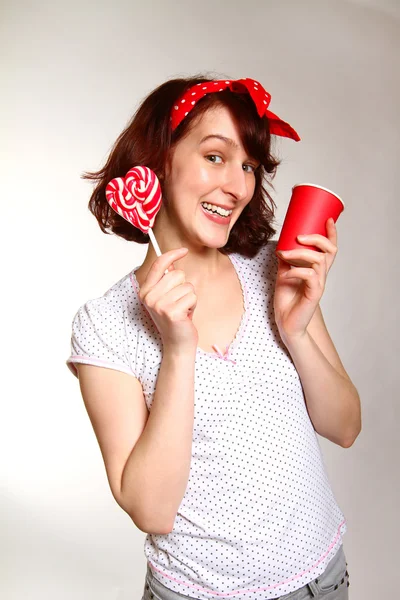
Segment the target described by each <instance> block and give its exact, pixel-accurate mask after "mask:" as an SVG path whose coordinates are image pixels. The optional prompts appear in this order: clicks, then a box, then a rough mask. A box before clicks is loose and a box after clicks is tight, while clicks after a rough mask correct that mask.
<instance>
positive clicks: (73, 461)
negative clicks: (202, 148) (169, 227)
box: [0, 0, 400, 600]
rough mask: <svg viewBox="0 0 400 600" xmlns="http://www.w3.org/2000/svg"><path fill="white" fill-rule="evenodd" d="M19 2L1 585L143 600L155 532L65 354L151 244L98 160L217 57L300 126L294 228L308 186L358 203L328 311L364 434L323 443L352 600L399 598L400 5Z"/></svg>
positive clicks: (216, 64) (6, 190) (23, 592)
mask: <svg viewBox="0 0 400 600" xmlns="http://www.w3.org/2000/svg"><path fill="white" fill-rule="evenodd" d="M1 12H2V18H1V26H0V27H1V36H0V44H1V47H0V57H1V59H0V60H1V64H2V66H1V69H2V93H1V100H0V101H1V106H2V110H1V111H0V119H1V126H2V131H3V132H4V131H5V133H6V138H5V142H6V143H4V142H3V144H2V145H1V155H2V170H3V171H4V172H3V174H2V180H1V181H2V208H3V213H2V216H3V223H2V245H3V249H2V259H3V260H2V275H3V282H4V284H5V285H4V288H3V293H2V303H3V307H4V308H3V311H2V316H3V318H2V328H1V333H2V335H1V338H2V341H3V343H2V345H1V346H2V353H3V361H2V365H3V367H4V365H7V366H6V368H5V369H4V368H3V374H2V387H3V394H2V405H3V409H2V418H1V420H0V452H1V456H2V461H1V480H0V492H1V511H0V519H1V537H2V544H1V560H0V574H1V577H0V595H1V597H4V598H6V599H7V600H22V599H24V600H39V599H40V600H50V599H51V600H53V599H54V598H57V600H69V599H72V598H73V599H74V600H128V599H138V598H140V597H141V592H142V588H143V583H144V577H145V565H146V563H145V557H144V553H143V542H144V534H143V533H142V532H141V531H139V530H138V529H136V527H135V526H134V524H133V523H132V522H131V520H130V519H129V517H128V516H127V515H126V514H125V513H124V512H123V511H122V509H120V508H119V506H118V505H117V504H116V503H115V501H114V499H113V498H112V496H111V492H110V490H109V488H108V482H107V479H106V473H105V469H104V465H103V462H102V458H101V454H100V450H99V447H98V444H97V440H96V438H95V436H94V433H93V430H92V428H91V425H90V422H89V419H88V417H87V414H86V411H85V408H84V405H83V401H82V399H81V396H80V391H79V385H78V381H77V380H76V379H74V378H73V376H72V375H71V374H70V373H69V371H68V369H67V367H66V366H65V364H64V361H65V360H66V358H67V357H68V354H69V337H70V333H71V321H72V317H73V315H74V314H75V312H76V310H77V309H78V307H79V306H80V305H81V304H83V303H84V302H86V301H87V300H88V299H89V298H94V297H97V296H100V295H102V294H103V293H104V292H105V291H106V290H107V289H108V288H109V287H110V286H111V285H112V284H113V283H115V282H116V281H117V280H118V279H119V278H120V277H122V276H123V275H125V274H126V273H127V272H129V271H130V270H131V269H132V268H133V267H135V266H138V265H139V264H141V262H142V260H143V259H144V256H145V252H146V246H138V245H134V244H129V243H127V242H125V241H124V240H122V239H118V238H116V237H115V236H106V235H104V234H102V233H101V231H100V229H99V228H98V226H97V223H96V221H95V219H94V217H92V216H91V215H90V213H89V211H88V210H87V201H88V199H89V195H90V189H91V188H90V184H89V182H84V181H82V180H80V174H81V173H82V172H83V171H84V170H95V169H97V168H99V167H100V166H101V165H102V164H103V162H104V160H105V158H106V157H107V155H108V152H109V149H110V147H111V145H112V143H113V142H114V140H115V139H116V137H117V136H118V135H119V133H120V131H121V130H122V129H123V128H124V126H125V124H126V123H127V121H128V120H129V119H130V117H131V115H132V113H133V112H134V110H135V109H136V107H137V106H138V104H139V102H140V101H141V99H142V98H143V97H144V96H145V95H146V94H147V93H148V92H149V91H150V90H151V89H153V88H154V87H155V86H157V85H159V84H160V83H162V82H163V81H164V80H165V79H168V78H171V77H174V76H182V75H188V74H194V73H196V72H198V71H203V70H207V71H210V72H211V73H212V74H213V75H216V76H221V77H232V78H241V77H252V78H254V79H258V80H259V81H260V82H261V83H262V84H263V85H264V87H265V88H266V89H267V90H268V91H269V92H270V93H271V94H272V102H271V105H270V108H271V110H272V111H273V112H276V113H278V114H279V115H280V116H281V117H282V118H283V119H286V120H287V121H289V122H290V123H291V124H292V125H293V126H294V127H295V129H297V131H298V132H299V134H300V136H301V137H302V141H301V142H300V143H298V144H295V143H294V142H292V141H290V140H281V139H279V140H277V144H276V151H277V152H278V154H279V155H280V156H281V157H282V158H283V163H282V165H281V167H280V170H278V175H277V177H276V179H275V190H276V191H275V200H276V202H277V204H278V207H279V212H278V217H279V222H280V224H282V221H283V218H284V215H285V211H286V208H287V205H288V202H289V197H290V190H291V187H292V185H293V184H295V183H298V182H302V181H303V182H304V181H305V182H314V183H317V184H320V185H322V186H325V187H328V188H330V189H332V190H333V191H335V192H336V193H337V194H339V195H340V196H341V197H342V198H343V200H344V202H345V204H346V209H345V211H344V213H343V214H342V215H341V217H340V219H339V221H338V224H337V226H338V246H339V252H338V255H337V257H336V261H335V263H334V266H333V268H332V269H331V271H330V273H329V276H328V283H327V287H326V290H325V293H324V296H323V299H322V302H321V305H322V309H323V313H324V316H325V320H326V323H327V326H328V329H329V331H330V334H331V336H332V338H333V340H334V342H335V344H336V347H337V349H338V352H339V354H340V356H341V358H342V361H343V363H344V365H345V368H346V369H347V371H348V372H349V374H350V376H351V377H352V379H353V382H354V383H355V385H356V387H357V389H358V391H359V393H360V397H361V401H362V410H363V430H362V432H361V434H360V436H359V437H358V439H357V441H356V442H355V444H354V445H353V446H352V447H351V448H349V449H343V448H340V447H339V446H335V445H334V444H332V443H331V442H329V441H328V440H326V439H324V438H319V440H320V443H321V447H322V450H323V453H324V458H325V463H326V468H327V471H328V474H329V478H330V481H331V484H332V487H333V490H334V493H335V495H336V498H337V500H338V502H339V504H340V506H341V508H342V510H343V512H344V513H345V516H346V518H347V523H348V532H347V533H346V535H345V537H344V547H345V551H346V555H347V559H348V563H349V572H350V588H349V589H350V597H351V600H375V599H376V598H384V597H386V596H387V597H389V596H390V597H395V596H394V594H395V590H396V588H397V589H398V582H397V569H398V555H399V554H398V540H399V533H400V532H399V518H398V506H399V501H400V494H399V478H398V458H399V436H398V423H399V416H400V415H399V404H398V400H399V398H398V393H396V390H397V392H398V388H399V376H398V365H397V359H396V356H397V357H398V355H399V344H398V335H396V334H398V331H396V326H397V314H396V313H397V308H396V306H398V294H399V291H398V290H399V288H398V274H399V271H398V259H399V253H398V238H397V232H398V229H399V212H398V181H397V175H398V162H399V133H400V127H399V108H398V107H399V104H400V85H399V72H400V70H399V56H400V21H399V19H400V4H399V2H397V1H392V2H389V1H384V0H376V1H375V2H374V1H373V0H371V1H365V0H363V1H361V0H359V1H357V2H345V1H339V0H335V1H322V0H307V1H304V0H303V1H301V2H298V1H284V0H281V1H261V0H259V1H255V0H247V1H246V2H243V1H236V0H226V1H217V0H213V1H210V0H202V1H201V2H192V1H190V0H189V1H188V0H185V2H183V1H175V2H172V1H169V2H167V1H162V0H153V1H151V0H148V1H146V2H132V1H131V2H127V1H126V2H123V1H118V0H116V1H115V2H111V1H109V2H101V1H100V2H85V1H84V0H83V1H81V2H77V1H76V0H71V1H69V2H67V3H61V2H57V1H56V2H54V1H52V2H50V1H49V2H44V1H40V0H38V1H37V2H21V1H18V0H13V2H11V1H9V2H5V3H4V2H3V3H2V7H1ZM3 139H4V138H3Z"/></svg>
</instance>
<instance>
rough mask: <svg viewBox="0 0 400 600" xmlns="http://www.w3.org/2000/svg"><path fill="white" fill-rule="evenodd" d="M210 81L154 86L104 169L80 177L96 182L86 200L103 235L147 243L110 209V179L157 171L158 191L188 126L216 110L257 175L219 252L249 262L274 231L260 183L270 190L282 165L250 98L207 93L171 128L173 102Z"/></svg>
mask: <svg viewBox="0 0 400 600" xmlns="http://www.w3.org/2000/svg"><path fill="white" fill-rule="evenodd" d="M212 80H213V79H210V78H207V77H203V76H201V75H198V76H194V77H187V78H181V79H171V80H169V81H166V82H165V83H163V84H162V85H160V86H159V87H157V88H156V89H155V90H153V91H152V92H151V93H150V94H149V95H148V96H147V97H146V98H145V99H144V101H143V102H142V104H141V105H140V106H139V108H138V109H137V111H136V113H135V114H134V116H133V117H132V119H131V121H130V122H129V124H128V125H127V127H126V128H125V129H124V131H123V132H122V133H121V134H120V136H119V137H118V139H117V141H116V142H115V144H114V146H113V148H112V150H111V152H110V155H109V157H108V159H107V162H106V164H105V165H104V167H103V168H102V169H100V170H99V171H96V172H85V173H84V174H83V175H82V178H83V179H92V180H95V181H97V185H96V187H95V189H94V191H93V193H92V195H91V197H90V200H89V210H90V211H91V213H92V214H93V215H94V216H95V217H96V219H97V221H98V223H99V225H100V228H101V230H102V231H103V232H104V233H111V232H112V233H114V234H115V235H118V236H120V237H122V238H124V239H126V240H129V241H134V242H137V243H139V244H147V243H148V242H149V241H150V238H149V236H148V234H146V233H143V232H142V231H141V230H140V229H137V228H136V227H133V226H132V225H131V224H130V223H128V222H127V221H126V220H125V219H123V217H121V216H120V215H118V214H117V213H116V212H115V211H114V210H113V209H112V208H111V207H110V205H109V204H108V202H107V200H106V196H105V190H106V186H107V184H108V182H109V181H111V179H113V178H114V177H125V175H126V173H127V172H128V171H129V169H131V168H132V167H134V166H136V165H145V166H147V167H149V168H150V169H152V170H153V171H154V172H155V173H156V175H157V176H158V178H159V179H160V184H161V189H162V187H163V180H164V174H165V166H166V163H167V160H168V158H169V155H170V151H171V150H172V149H173V148H174V146H175V145H176V144H177V143H178V142H179V140H181V139H182V138H183V137H184V136H185V135H187V134H188V132H189V130H190V128H191V125H193V123H194V122H195V121H196V120H197V119H198V118H199V117H200V116H201V115H203V114H204V113H205V112H206V111H207V110H208V109H210V108H212V107H215V106H225V107H227V108H228V110H229V111H230V113H231V115H232V118H233V119H234V120H235V122H236V124H237V126H238V129H239V135H240V138H241V141H242V144H243V146H244V149H245V151H246V152H247V154H248V155H249V156H250V157H252V158H254V159H255V160H257V161H259V162H260V166H259V167H258V168H257V169H256V171H255V178H256V185H255V189H254V194H253V197H252V199H251V201H250V202H249V204H248V205H247V206H246V207H245V208H244V209H243V211H242V213H241V215H240V217H239V218H238V220H237V221H236V223H235V224H234V226H233V227H232V230H231V232H230V235H229V238H228V241H227V243H226V244H225V246H224V247H223V248H219V251H220V252H222V253H223V254H230V253H232V252H236V253H239V254H242V255H243V256H247V257H249V258H252V257H253V256H255V255H256V254H257V252H258V250H259V249H260V248H261V247H262V246H265V245H266V244H267V242H268V240H269V239H270V238H271V237H272V236H273V235H274V234H275V233H276V229H274V228H273V227H272V223H273V221H274V208H276V205H275V203H274V201H273V199H272V198H271V196H270V195H269V193H268V191H267V189H266V187H265V186H264V184H267V185H269V186H270V187H271V188H272V189H274V188H273V185H272V179H273V178H274V176H275V173H276V169H277V167H278V165H279V164H280V162H281V161H280V160H278V159H277V158H275V157H274V156H272V154H271V135H270V130H269V122H268V118H267V117H266V116H263V117H259V116H258V114H257V110H256V107H255V105H254V103H253V100H252V99H251V97H250V95H249V94H237V93H234V92H231V91H230V90H228V89H226V90H223V91H222V92H218V94H217V93H212V94H206V95H205V96H204V97H203V98H202V99H201V100H199V102H198V103H197V104H196V105H195V106H194V108H193V109H192V110H191V111H190V112H189V114H188V115H187V116H186V117H185V118H184V119H183V121H182V122H181V123H180V124H179V126H178V127H177V128H176V129H175V130H174V131H172V130H171V126H170V114H171V110H172V107H173V106H174V104H175V103H176V100H177V99H178V98H179V97H180V96H181V95H182V94H183V93H184V92H185V91H186V90H187V89H189V88H190V87H192V86H193V85H196V84H197V83H203V82H206V81H212ZM163 202H164V204H167V202H168V201H167V199H166V198H163ZM107 229H109V230H110V231H107Z"/></svg>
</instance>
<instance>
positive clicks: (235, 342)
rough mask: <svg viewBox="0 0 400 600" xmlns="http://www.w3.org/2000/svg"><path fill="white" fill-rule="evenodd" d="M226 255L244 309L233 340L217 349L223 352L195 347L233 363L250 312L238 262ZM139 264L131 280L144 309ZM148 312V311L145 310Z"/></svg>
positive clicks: (204, 354)
mask: <svg viewBox="0 0 400 600" xmlns="http://www.w3.org/2000/svg"><path fill="white" fill-rule="evenodd" d="M226 256H228V258H229V260H230V261H231V263H232V265H233V268H234V269H235V273H236V276H237V278H238V280H239V283H240V289H241V291H242V302H243V306H244V311H243V314H242V317H241V319H240V323H239V326H238V329H237V331H236V333H235V335H234V338H233V340H232V341H231V343H230V344H229V346H227V347H226V348H225V349H222V348H221V349H219V350H222V351H223V352H222V353H221V352H218V351H217V350H215V351H214V352H209V351H208V350H203V349H202V348H200V346H197V349H196V354H199V355H203V356H209V357H211V358H213V359H215V358H217V359H222V360H226V361H230V362H233V363H235V361H234V360H232V359H231V358H230V356H231V355H232V352H233V350H234V349H236V348H237V346H238V345H239V343H240V341H241V339H242V337H243V334H244V329H245V326H246V325H247V322H248V319H249V314H250V310H249V300H248V295H247V290H246V284H245V282H244V279H243V276H242V273H241V270H240V266H239V264H238V261H237V259H236V258H235V257H234V256H233V255H232V254H227V255H226ZM140 266H141V265H138V266H137V267H135V268H134V269H133V271H132V272H131V281H132V283H133V284H134V286H133V287H134V289H135V292H136V294H137V297H138V300H139V302H140V304H141V305H142V306H143V308H144V309H145V310H146V307H145V306H144V305H143V303H142V302H141V300H140V298H139V289H140V287H139V282H138V280H137V279H136V274H135V272H136V271H137V270H138V269H139V268H140ZM146 312H148V311H146Z"/></svg>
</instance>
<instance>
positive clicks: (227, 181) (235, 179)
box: [222, 164, 249, 200]
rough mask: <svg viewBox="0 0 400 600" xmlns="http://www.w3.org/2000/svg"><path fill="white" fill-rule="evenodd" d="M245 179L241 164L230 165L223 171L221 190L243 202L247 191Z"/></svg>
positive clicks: (245, 175)
mask: <svg viewBox="0 0 400 600" xmlns="http://www.w3.org/2000/svg"><path fill="white" fill-rule="evenodd" d="M247 177H248V176H247V174H246V173H245V171H244V170H243V167H242V165H241V164H240V165H231V166H230V167H229V168H227V169H226V170H225V173H224V181H223V185H222V190H223V191H224V192H225V193H226V194H230V195H231V196H234V198H236V199H237V200H244V199H245V198H246V196H247V194H248V191H249V190H248V181H247Z"/></svg>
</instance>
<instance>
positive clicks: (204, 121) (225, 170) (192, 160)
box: [164, 107, 259, 248]
mask: <svg viewBox="0 0 400 600" xmlns="http://www.w3.org/2000/svg"><path fill="white" fill-rule="evenodd" d="M258 164H259V163H258V162H257V161H256V160H255V159H252V158H251V157H250V156H247V154H246V152H245V150H244V148H243V145H242V142H241V141H240V138H239V133H238V130H237V127H236V125H235V123H234V121H233V119H232V117H231V115H230V112H229V111H228V109H226V108H225V107H216V108H213V109H210V110H209V111H207V112H206V113H205V114H204V115H203V116H202V117H201V119H200V120H199V121H198V122H197V124H196V125H195V126H194V127H193V128H192V129H191V131H190V133H189V134H188V135H187V136H186V137H185V138H183V139H182V140H181V141H180V142H178V144H177V145H176V147H175V149H174V151H173V154H172V157H171V159H170V163H169V168H167V171H166V181H165V186H164V193H165V194H166V196H167V198H168V207H167V208H166V212H167V214H168V217H167V218H168V220H170V225H171V226H173V227H174V228H177V229H178V231H177V233H178V236H179V239H180V240H181V241H182V242H183V243H185V244H186V243H189V244H190V243H191V244H195V245H202V246H209V247H215V248H219V247H222V246H224V245H225V244H226V243H227V241H228V237H229V233H230V231H231V229H232V227H233V225H234V224H235V222H236V221H237V219H238V218H239V216H240V214H241V212H242V211H243V209H244V207H245V206H246V205H247V204H248V203H249V202H250V200H251V198H252V197H253V193H254V188H255V174H254V171H255V169H256V168H257V166H258ZM204 202H206V203H208V204H212V205H217V206H220V207H225V209H227V210H231V211H232V213H231V214H230V216H228V218H224V219H222V220H221V219H219V221H218V220H217V219H213V218H210V217H209V216H208V213H206V212H205V211H204V209H203V207H202V203H204ZM209 208H211V207H209ZM213 208H214V209H215V206H213Z"/></svg>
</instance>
